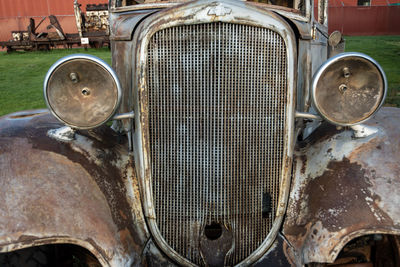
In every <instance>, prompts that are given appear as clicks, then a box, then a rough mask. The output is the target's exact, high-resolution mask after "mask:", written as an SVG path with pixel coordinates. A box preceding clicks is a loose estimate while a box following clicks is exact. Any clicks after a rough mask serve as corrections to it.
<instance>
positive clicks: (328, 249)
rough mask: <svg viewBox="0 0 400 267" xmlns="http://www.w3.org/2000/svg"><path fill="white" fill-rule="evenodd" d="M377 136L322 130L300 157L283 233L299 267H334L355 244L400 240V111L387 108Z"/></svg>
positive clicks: (297, 155)
mask: <svg viewBox="0 0 400 267" xmlns="http://www.w3.org/2000/svg"><path fill="white" fill-rule="evenodd" d="M366 125H369V126H372V127H376V129H375V130H377V132H376V133H374V134H372V135H370V136H368V137H365V138H354V137H353V131H352V130H350V129H343V130H340V131H339V130H337V129H336V127H334V126H329V125H322V126H321V127H320V128H319V129H317V130H316V131H315V132H314V133H313V134H312V136H311V137H310V138H309V139H308V140H307V142H304V144H303V146H302V147H301V146H300V147H299V148H298V149H297V150H296V152H295V160H294V167H293V168H294V174H293V182H292V188H291V194H290V198H289V204H288V209H287V217H286V220H285V222H284V226H283V233H284V235H285V237H286V238H287V240H288V241H289V242H290V243H291V245H292V246H293V247H294V248H295V250H296V252H297V255H298V257H297V258H298V261H299V262H298V263H297V264H298V265H300V264H304V263H309V262H333V261H334V260H335V258H336V257H337V255H338V253H339V252H340V251H341V249H342V248H343V247H344V245H345V244H346V243H347V242H348V241H350V240H351V239H353V238H356V237H359V236H362V235H367V234H372V233H383V234H393V235H399V234H400V165H399V162H400V109H396V108H383V109H382V110H381V111H380V112H378V113H377V115H376V116H375V117H374V118H373V119H371V120H369V121H368V122H367V123H366Z"/></svg>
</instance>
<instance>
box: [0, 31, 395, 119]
mask: <svg viewBox="0 0 400 267" xmlns="http://www.w3.org/2000/svg"><path fill="white" fill-rule="evenodd" d="M345 39H346V51H358V52H362V53H365V54H368V55H370V56H371V57H373V58H374V59H375V60H377V61H378V63H379V64H381V66H382V67H383V69H384V70H385V72H386V75H387V78H388V84H389V92H388V97H387V100H386V105H390V106H398V107H400V36H363V37H346V38H345ZM72 53H88V54H92V55H95V56H97V57H100V58H102V59H104V60H105V61H106V62H108V63H110V62H111V53H110V51H109V50H108V49H101V50H94V49H89V50H87V51H85V50H84V49H73V50H52V51H50V52H17V53H13V54H7V53H5V52H0V93H1V95H0V116H1V115H4V114H7V113H11V112H14V111H18V110H26V109H36V108H44V107H45V106H46V105H45V103H44V100H43V79H44V77H45V75H46V72H47V70H48V69H49V68H50V66H51V65H52V64H53V63H54V62H56V61H57V60H58V59H59V58H61V57H64V56H66V55H69V54H72Z"/></svg>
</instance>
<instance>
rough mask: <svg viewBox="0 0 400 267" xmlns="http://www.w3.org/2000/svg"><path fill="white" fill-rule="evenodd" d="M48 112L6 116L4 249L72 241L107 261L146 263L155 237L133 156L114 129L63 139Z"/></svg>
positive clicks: (0, 149)
mask: <svg viewBox="0 0 400 267" xmlns="http://www.w3.org/2000/svg"><path fill="white" fill-rule="evenodd" d="M58 127H60V124H59V123H58V122H56V120H55V119H54V118H52V117H51V115H50V114H49V113H48V111H46V110H39V111H31V112H19V113H14V114H10V115H7V116H4V117H2V118H1V119H0V251H1V252H8V251H12V250H16V249H20V248H24V247H30V246H36V245H43V244H54V243H72V244H76V245H80V246H82V247H85V248H87V249H88V250H89V251H91V252H92V253H93V254H94V255H95V256H96V257H97V258H98V260H99V261H100V263H101V264H102V265H104V266H108V265H111V266H130V265H132V264H140V263H141V260H142V259H141V254H142V250H143V248H144V246H145V244H146V242H147V239H148V237H149V234H148V232H147V230H146V227H145V224H144V218H143V214H142V210H141V204H140V198H139V193H138V190H139V189H138V185H137V182H138V181H137V180H136V176H135V170H134V168H133V167H132V166H133V164H132V157H131V156H130V155H129V154H128V152H127V149H126V147H127V145H126V138H125V139H121V141H122V142H121V144H119V143H118V142H116V140H118V137H117V136H115V134H113V133H112V131H111V130H110V129H109V128H108V127H105V128H104V127H103V128H98V129H97V130H95V131H90V132H82V133H76V136H75V140H74V141H70V142H60V141H57V140H55V139H52V138H50V137H48V136H47V135H46V133H47V131H48V130H50V129H54V128H58Z"/></svg>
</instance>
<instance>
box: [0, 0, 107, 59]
mask: <svg viewBox="0 0 400 267" xmlns="http://www.w3.org/2000/svg"><path fill="white" fill-rule="evenodd" d="M86 9H87V11H86V13H84V12H82V10H81V9H80V4H79V3H78V2H77V1H76V0H75V1H74V12H75V21H76V26H77V29H78V34H69V33H65V32H64V30H63V28H62V27H61V24H60V23H59V21H58V19H57V17H56V16H54V15H50V16H48V17H44V18H42V19H41V21H40V22H39V23H38V25H37V26H36V25H35V20H34V19H33V18H30V23H29V25H28V27H27V31H12V39H11V40H9V41H7V42H0V46H1V47H2V48H7V52H13V51H15V50H25V51H32V50H50V49H51V48H52V47H58V46H62V47H64V48H71V47H73V46H81V45H89V46H90V47H94V48H101V47H103V46H104V45H108V46H109V43H110V41H109V37H108V36H109V23H108V5H107V4H100V5H95V4H88V5H87V7H86ZM46 19H48V21H49V25H48V26H47V29H48V30H50V29H54V30H55V32H41V33H38V32H36V31H37V29H38V27H39V26H40V25H41V24H42V23H43V22H44V21H45V20H46Z"/></svg>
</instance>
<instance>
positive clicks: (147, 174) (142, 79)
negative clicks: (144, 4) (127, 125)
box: [133, 1, 296, 265]
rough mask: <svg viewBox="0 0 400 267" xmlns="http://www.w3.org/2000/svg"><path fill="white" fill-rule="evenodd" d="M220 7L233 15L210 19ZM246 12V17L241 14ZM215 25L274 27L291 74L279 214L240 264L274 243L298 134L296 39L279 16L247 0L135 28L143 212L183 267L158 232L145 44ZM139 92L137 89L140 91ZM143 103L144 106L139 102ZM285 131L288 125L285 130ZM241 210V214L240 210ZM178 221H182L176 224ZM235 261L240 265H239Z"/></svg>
mask: <svg viewBox="0 0 400 267" xmlns="http://www.w3.org/2000/svg"><path fill="white" fill-rule="evenodd" d="M216 6H219V8H225V10H226V9H228V8H229V9H231V10H232V11H231V12H228V13H229V14H228V13H226V12H225V13H226V15H224V16H216V15H209V10H210V9H212V8H215V7H216ZM242 14H247V15H245V16H242ZM211 22H221V23H235V24H244V25H250V26H256V27H264V28H267V29H271V30H273V31H275V32H277V33H279V34H280V35H281V37H282V38H283V39H284V42H285V44H286V46H287V48H286V49H287V55H288V57H287V59H288V63H287V66H288V70H287V71H288V72H287V75H285V77H286V78H285V79H287V84H288V88H287V90H288V94H287V98H285V99H286V100H285V101H287V102H286V103H287V108H288V110H287V113H286V115H285V116H287V117H286V119H287V122H286V125H287V128H285V130H284V132H285V134H284V135H285V137H284V144H285V145H284V146H285V148H284V149H283V150H284V157H283V158H282V159H281V160H282V161H283V164H282V165H281V166H282V179H281V182H280V183H281V184H280V186H281V190H280V191H279V196H278V199H279V203H278V206H277V210H276V217H275V221H274V223H273V226H272V228H271V229H270V232H269V234H268V235H267V236H266V237H265V239H264V241H263V242H262V243H261V244H260V245H259V247H258V248H257V249H256V250H254V251H252V252H251V253H250V256H249V257H245V259H244V260H243V261H242V262H241V264H244V265H246V264H251V262H252V261H254V260H255V259H257V258H259V257H260V256H262V255H263V254H264V252H265V251H266V250H267V249H268V247H269V245H270V244H271V243H272V242H273V240H274V238H275V236H276V234H277V230H278V229H279V225H280V222H281V219H282V218H283V215H284V210H285V206H286V196H287V193H288V191H287V186H288V185H289V184H288V176H287V174H288V173H289V172H290V169H291V154H292V153H291V149H292V144H293V133H294V130H293V129H292V127H293V122H294V95H293V93H294V91H293V90H294V87H295V84H294V77H295V75H294V67H295V64H296V56H295V54H296V52H295V50H294V45H295V41H294V39H293V33H292V32H291V28H290V26H289V25H288V24H286V23H285V22H284V21H283V20H282V19H281V18H280V17H278V16H277V15H276V14H274V13H272V12H271V13H269V12H266V11H261V10H259V9H257V8H254V7H253V6H250V5H248V3H246V2H243V3H242V2H240V1H237V2H230V1H219V2H218V3H216V2H213V1H197V2H193V3H189V4H186V5H181V6H180V7H179V8H177V9H170V10H165V11H162V12H160V13H157V14H154V15H152V16H150V17H149V18H148V19H147V20H145V21H144V22H143V23H141V24H140V25H139V27H138V28H137V33H138V34H136V35H134V38H133V41H134V44H133V46H134V47H137V48H138V51H137V54H136V58H138V60H139V61H138V62H137V63H136V66H137V68H136V69H135V73H133V75H134V79H135V80H134V85H133V88H134V90H133V93H134V98H133V99H134V100H135V101H136V104H135V105H134V108H135V114H137V116H136V117H135V118H136V119H135V123H136V124H135V136H134V137H135V138H134V139H135V140H134V144H135V148H134V152H135V153H136V156H135V158H136V159H138V162H136V163H137V169H138V171H139V174H140V177H141V178H140V181H141V182H142V184H141V186H142V189H143V193H144V195H143V199H144V202H143V203H144V210H145V212H146V217H147V221H148V222H149V226H150V229H151V232H152V233H153V237H154V238H155V240H156V242H157V244H158V245H159V246H160V247H161V248H162V250H163V251H164V252H166V253H167V255H169V256H170V257H172V258H173V259H174V260H176V261H177V262H179V263H180V264H186V265H190V264H192V263H191V262H190V261H188V260H187V259H185V258H184V257H182V256H181V255H180V254H179V253H177V252H176V251H175V250H173V249H172V248H171V247H170V245H169V244H168V243H166V242H165V239H164V238H163V237H162V235H161V233H160V230H159V228H158V226H157V221H156V220H157V217H156V216H157V214H156V212H155V207H154V205H155V204H154V203H153V201H154V199H153V193H152V191H151V188H152V179H151V177H152V170H151V169H152V168H151V163H150V160H149V159H150V154H149V153H150V143H149V142H150V134H149V130H148V129H149V128H148V127H150V126H149V124H148V118H149V108H148V105H149V104H148V102H147V101H148V94H149V93H148V91H147V90H148V89H147V86H148V79H147V78H148V76H147V75H148V73H147V67H146V64H147V53H148V51H147V45H148V43H149V42H150V38H151V36H152V35H153V34H154V33H155V32H157V31H160V30H163V29H166V28H169V27H175V26H180V25H182V24H186V25H191V24H203V23H211ZM136 88H137V89H136ZM139 100H140V102H139ZM285 127H286V126H285ZM239 212H240V211H239ZM177 223H179V222H177ZM236 263H237V262H236Z"/></svg>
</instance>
